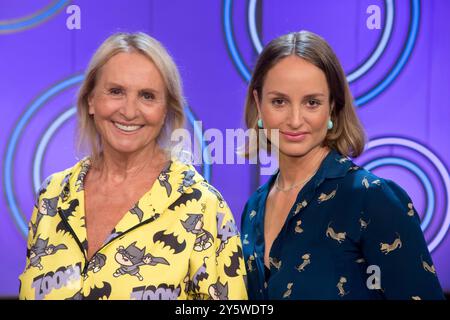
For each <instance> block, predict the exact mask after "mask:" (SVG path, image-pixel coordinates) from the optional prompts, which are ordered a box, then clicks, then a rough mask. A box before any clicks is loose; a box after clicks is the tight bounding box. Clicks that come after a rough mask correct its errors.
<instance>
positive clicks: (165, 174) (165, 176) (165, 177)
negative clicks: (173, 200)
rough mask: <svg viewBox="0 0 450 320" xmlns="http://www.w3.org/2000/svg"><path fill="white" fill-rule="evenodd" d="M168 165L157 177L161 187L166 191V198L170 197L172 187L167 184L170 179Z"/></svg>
mask: <svg viewBox="0 0 450 320" xmlns="http://www.w3.org/2000/svg"><path fill="white" fill-rule="evenodd" d="M169 173H170V164H169V167H167V168H166V169H165V170H163V171H162V172H161V173H160V174H159V176H158V181H159V184H160V186H161V187H163V188H165V189H166V193H167V196H168V197H170V195H171V194H172V185H171V184H170V182H169V178H170V175H169Z"/></svg>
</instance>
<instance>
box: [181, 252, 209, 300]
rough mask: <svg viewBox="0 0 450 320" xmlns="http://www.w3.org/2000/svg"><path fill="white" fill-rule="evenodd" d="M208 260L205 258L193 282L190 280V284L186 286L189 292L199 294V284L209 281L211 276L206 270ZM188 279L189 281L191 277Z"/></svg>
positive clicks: (193, 277)
mask: <svg viewBox="0 0 450 320" xmlns="http://www.w3.org/2000/svg"><path fill="white" fill-rule="evenodd" d="M206 259H208V257H204V258H203V264H202V265H201V266H200V267H199V268H198V270H197V271H196V272H195V273H194V275H193V276H192V281H190V280H188V283H187V285H186V290H187V291H192V292H197V291H198V290H200V285H199V282H200V281H202V280H205V279H208V277H209V274H208V273H207V270H206ZM187 278H188V279H189V276H187Z"/></svg>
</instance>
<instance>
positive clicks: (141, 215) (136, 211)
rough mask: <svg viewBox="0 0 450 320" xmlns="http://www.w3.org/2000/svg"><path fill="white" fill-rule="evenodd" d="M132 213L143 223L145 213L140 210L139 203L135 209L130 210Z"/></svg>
mask: <svg viewBox="0 0 450 320" xmlns="http://www.w3.org/2000/svg"><path fill="white" fill-rule="evenodd" d="M130 212H131V213H132V214H135V215H137V217H138V219H139V222H141V221H142V217H143V216H144V212H143V211H142V210H141V208H139V202H137V203H136V204H135V205H134V207H133V208H131V209H130Z"/></svg>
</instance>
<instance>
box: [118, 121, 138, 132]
mask: <svg viewBox="0 0 450 320" xmlns="http://www.w3.org/2000/svg"><path fill="white" fill-rule="evenodd" d="M112 123H113V124H114V126H115V127H116V128H117V129H119V130H122V131H125V132H135V131H137V130H139V129H140V128H142V127H143V125H138V124H123V123H119V122H115V121H113V122H112Z"/></svg>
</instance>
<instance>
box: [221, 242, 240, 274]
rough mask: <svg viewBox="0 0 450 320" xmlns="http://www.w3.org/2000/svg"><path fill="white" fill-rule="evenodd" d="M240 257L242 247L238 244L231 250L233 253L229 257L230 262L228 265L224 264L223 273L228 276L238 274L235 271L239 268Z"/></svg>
mask: <svg viewBox="0 0 450 320" xmlns="http://www.w3.org/2000/svg"><path fill="white" fill-rule="evenodd" d="M240 257H242V249H241V247H240V246H238V247H237V251H233V254H232V255H231V257H230V260H231V263H230V265H229V266H227V265H225V267H224V268H223V269H224V271H225V274H226V275H227V276H229V277H236V276H238V273H237V271H238V270H239V265H240V263H239V258H240Z"/></svg>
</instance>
